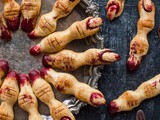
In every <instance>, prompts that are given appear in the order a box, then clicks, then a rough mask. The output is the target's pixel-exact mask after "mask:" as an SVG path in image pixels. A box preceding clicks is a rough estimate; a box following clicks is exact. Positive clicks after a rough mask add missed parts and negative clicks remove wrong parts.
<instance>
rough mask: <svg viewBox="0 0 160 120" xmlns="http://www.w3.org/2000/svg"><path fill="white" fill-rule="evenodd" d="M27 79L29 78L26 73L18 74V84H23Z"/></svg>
mask: <svg viewBox="0 0 160 120" xmlns="http://www.w3.org/2000/svg"><path fill="white" fill-rule="evenodd" d="M28 81H29V78H28V76H27V75H26V74H21V75H20V76H19V83H20V85H22V86H23V85H24V84H25V83H27V82H28Z"/></svg>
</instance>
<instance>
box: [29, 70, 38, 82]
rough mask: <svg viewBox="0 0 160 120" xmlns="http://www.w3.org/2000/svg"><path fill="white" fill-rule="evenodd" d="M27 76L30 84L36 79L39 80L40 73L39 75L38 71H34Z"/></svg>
mask: <svg viewBox="0 0 160 120" xmlns="http://www.w3.org/2000/svg"><path fill="white" fill-rule="evenodd" d="M28 75H29V78H30V80H31V83H32V84H33V83H34V81H35V80H36V79H38V78H40V73H39V71H38V70H36V69H33V70H31V71H30V72H29V73H28Z"/></svg>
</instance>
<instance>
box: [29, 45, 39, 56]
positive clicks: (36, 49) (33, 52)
mask: <svg viewBox="0 0 160 120" xmlns="http://www.w3.org/2000/svg"><path fill="white" fill-rule="evenodd" d="M29 52H30V54H31V55H34V56H37V55H39V54H40V53H41V49H40V47H39V46H36V45H35V46H33V47H31V48H30V50H29Z"/></svg>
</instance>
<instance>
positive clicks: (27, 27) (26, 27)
mask: <svg viewBox="0 0 160 120" xmlns="http://www.w3.org/2000/svg"><path fill="white" fill-rule="evenodd" d="M34 21H35V18H30V19H24V18H23V20H22V22H21V29H22V30H23V31H25V32H31V31H32V30H33V29H34Z"/></svg>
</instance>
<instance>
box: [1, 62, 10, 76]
mask: <svg viewBox="0 0 160 120" xmlns="http://www.w3.org/2000/svg"><path fill="white" fill-rule="evenodd" d="M0 70H2V71H3V72H4V74H7V73H8V71H9V65H8V62H7V61H6V60H0Z"/></svg>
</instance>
